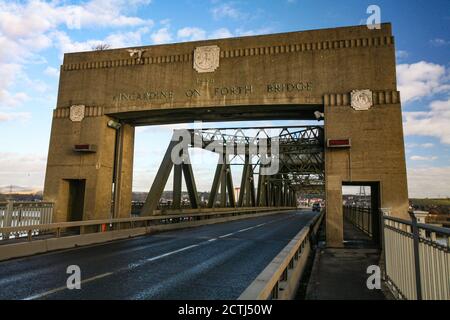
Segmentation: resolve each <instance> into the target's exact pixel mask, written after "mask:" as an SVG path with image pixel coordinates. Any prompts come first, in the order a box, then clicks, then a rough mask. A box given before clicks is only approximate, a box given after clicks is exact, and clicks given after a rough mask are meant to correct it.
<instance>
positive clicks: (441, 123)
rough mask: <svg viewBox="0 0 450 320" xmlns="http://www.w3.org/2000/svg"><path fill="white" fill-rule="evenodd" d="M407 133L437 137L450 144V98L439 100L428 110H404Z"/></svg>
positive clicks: (404, 124) (405, 130)
mask: <svg viewBox="0 0 450 320" xmlns="http://www.w3.org/2000/svg"><path fill="white" fill-rule="evenodd" d="M403 116H404V122H403V127H404V132H405V135H417V136H429V137H436V138H438V139H440V141H441V142H442V143H444V144H450V99H448V100H444V101H443V100H437V101H433V102H432V103H431V104H430V109H429V110H428V111H419V112H404V113H403Z"/></svg>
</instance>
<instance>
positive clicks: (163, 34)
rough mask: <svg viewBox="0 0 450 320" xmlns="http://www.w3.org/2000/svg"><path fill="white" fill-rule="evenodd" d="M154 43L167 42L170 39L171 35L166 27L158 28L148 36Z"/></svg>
mask: <svg viewBox="0 0 450 320" xmlns="http://www.w3.org/2000/svg"><path fill="white" fill-rule="evenodd" d="M150 38H151V39H152V41H153V43H154V44H163V43H169V42H171V41H172V35H171V33H170V31H169V28H168V27H164V28H160V29H158V30H157V31H155V32H153V33H152V35H151V36H150Z"/></svg>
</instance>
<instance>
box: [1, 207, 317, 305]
mask: <svg viewBox="0 0 450 320" xmlns="http://www.w3.org/2000/svg"><path fill="white" fill-rule="evenodd" d="M316 214H317V213H312V212H309V211H297V212H290V213H282V214H277V215H270V216H266V217H259V218H253V219H246V220H240V221H233V222H227V223H221V224H215V225H209V226H201V227H197V228H192V229H184V230H177V231H171V232H165V233H160V234H155V235H150V236H145V237H139V238H134V239H130V240H123V241H117V242H112V243H108V244H102V245H96V246H90V247H84V248H77V249H71V250H65V251H60V252H54V253H48V254H43V255H37V256H32V257H27V258H21V259H16V260H11V261H5V262H0V299H185V300H196V299H236V298H238V297H239V295H240V294H241V293H242V292H243V291H244V290H245V289H246V288H247V287H248V285H249V284H250V283H251V282H252V281H253V280H254V279H255V278H256V276H257V275H258V274H259V273H260V272H261V271H262V270H263V269H264V268H265V267H266V266H267V265H268V263H269V262H270V261H271V260H272V259H273V258H274V257H275V256H276V255H277V254H278V252H279V251H280V250H281V249H282V248H283V247H284V246H286V244H287V243H288V242H289V241H290V240H291V239H292V238H293V237H294V236H295V235H296V234H297V233H298V232H299V231H300V230H301V228H302V227H303V226H304V225H305V224H306V223H307V222H308V221H310V220H311V219H312V218H313V217H314V216H315V215H316ZM69 265H77V266H79V267H80V269H81V280H82V282H81V289H80V290H76V289H74V290H69V289H67V287H66V281H67V278H68V277H69V276H70V274H67V273H66V271H67V267H68V266H69Z"/></svg>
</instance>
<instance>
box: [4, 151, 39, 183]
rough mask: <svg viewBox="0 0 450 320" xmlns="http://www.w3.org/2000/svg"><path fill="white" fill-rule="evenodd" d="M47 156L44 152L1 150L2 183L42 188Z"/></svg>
mask: <svg viewBox="0 0 450 320" xmlns="http://www.w3.org/2000/svg"><path fill="white" fill-rule="evenodd" d="M46 162H47V158H46V157H45V156H44V155H42V154H34V153H29V154H28V153H12V152H0V185H2V186H8V185H14V186H34V187H36V188H39V189H41V188H42V186H43V184H44V174H45V166H46Z"/></svg>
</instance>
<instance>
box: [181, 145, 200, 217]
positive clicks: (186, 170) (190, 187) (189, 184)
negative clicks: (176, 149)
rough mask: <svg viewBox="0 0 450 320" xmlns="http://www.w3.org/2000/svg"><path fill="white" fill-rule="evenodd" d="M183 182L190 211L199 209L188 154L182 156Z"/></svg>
mask: <svg viewBox="0 0 450 320" xmlns="http://www.w3.org/2000/svg"><path fill="white" fill-rule="evenodd" d="M182 168H183V175H184V181H185V182H186V188H187V191H188V194H189V201H190V202H191V207H192V209H197V208H198V207H199V203H200V201H199V199H198V192H197V186H196V184H195V178H194V172H193V171H192V165H191V158H190V157H189V153H187V154H186V155H185V156H184V162H183V164H182Z"/></svg>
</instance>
